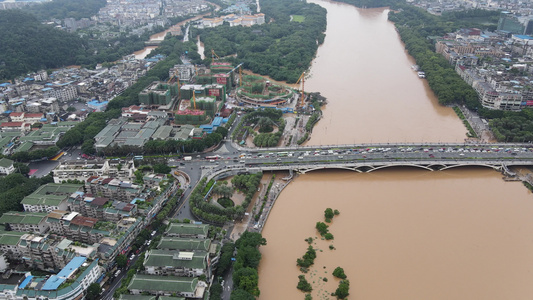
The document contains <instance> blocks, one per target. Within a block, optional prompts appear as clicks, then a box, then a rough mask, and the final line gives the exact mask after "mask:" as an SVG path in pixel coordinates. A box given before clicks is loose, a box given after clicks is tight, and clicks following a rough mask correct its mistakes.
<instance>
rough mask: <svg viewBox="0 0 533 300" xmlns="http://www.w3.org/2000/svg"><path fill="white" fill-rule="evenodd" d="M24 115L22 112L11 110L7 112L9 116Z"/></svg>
mask: <svg viewBox="0 0 533 300" xmlns="http://www.w3.org/2000/svg"><path fill="white" fill-rule="evenodd" d="M22 115H24V112H12V113H10V114H9V116H10V117H21V116H22Z"/></svg>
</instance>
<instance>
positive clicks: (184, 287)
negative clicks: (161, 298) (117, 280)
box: [128, 274, 198, 293]
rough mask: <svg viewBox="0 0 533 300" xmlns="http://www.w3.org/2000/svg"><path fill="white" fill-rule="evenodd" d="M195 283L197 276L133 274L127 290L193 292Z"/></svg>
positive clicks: (196, 282)
mask: <svg viewBox="0 0 533 300" xmlns="http://www.w3.org/2000/svg"><path fill="white" fill-rule="evenodd" d="M197 284H198V278H190V277H178V276H157V275H141V274H135V275H133V279H132V280H131V282H130V284H129V286H128V290H141V291H158V292H167V293H175V292H187V293H194V291H195V290H196V285H197Z"/></svg>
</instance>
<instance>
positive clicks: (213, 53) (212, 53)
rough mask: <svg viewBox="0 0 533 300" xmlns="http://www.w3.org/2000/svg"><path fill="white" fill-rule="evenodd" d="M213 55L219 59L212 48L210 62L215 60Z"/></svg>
mask: <svg viewBox="0 0 533 300" xmlns="http://www.w3.org/2000/svg"><path fill="white" fill-rule="evenodd" d="M215 57H216V58H217V59H220V57H219V56H218V55H217V54H216V53H215V50H214V49H211V63H214V62H215Z"/></svg>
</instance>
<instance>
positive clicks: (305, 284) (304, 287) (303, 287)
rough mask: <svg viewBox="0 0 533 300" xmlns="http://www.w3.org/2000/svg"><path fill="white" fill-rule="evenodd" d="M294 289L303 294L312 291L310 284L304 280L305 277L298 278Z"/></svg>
mask: <svg viewBox="0 0 533 300" xmlns="http://www.w3.org/2000/svg"><path fill="white" fill-rule="evenodd" d="M296 288H297V289H299V290H301V291H304V292H310V291H312V290H313V287H312V286H311V284H310V283H309V282H308V281H307V279H305V275H299V276H298V285H297V286H296Z"/></svg>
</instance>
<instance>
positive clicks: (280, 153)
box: [278, 152, 289, 156]
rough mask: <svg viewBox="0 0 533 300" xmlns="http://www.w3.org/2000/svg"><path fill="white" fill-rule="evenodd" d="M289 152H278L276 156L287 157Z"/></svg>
mask: <svg viewBox="0 0 533 300" xmlns="http://www.w3.org/2000/svg"><path fill="white" fill-rule="evenodd" d="M288 155H289V152H278V156H288Z"/></svg>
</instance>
